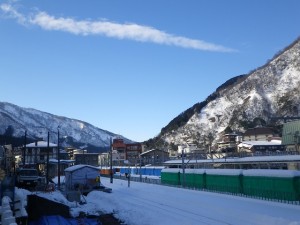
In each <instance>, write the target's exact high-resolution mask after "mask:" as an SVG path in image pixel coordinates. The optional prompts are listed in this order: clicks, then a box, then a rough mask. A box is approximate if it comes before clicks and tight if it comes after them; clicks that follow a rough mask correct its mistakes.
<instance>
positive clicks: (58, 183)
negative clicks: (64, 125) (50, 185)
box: [57, 126, 60, 190]
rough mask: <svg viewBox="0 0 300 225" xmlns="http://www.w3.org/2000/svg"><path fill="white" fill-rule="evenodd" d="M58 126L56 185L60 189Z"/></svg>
mask: <svg viewBox="0 0 300 225" xmlns="http://www.w3.org/2000/svg"><path fill="white" fill-rule="evenodd" d="M59 128H60V127H59V126H58V127H57V185H58V190H60V154H59V153H60V152H59Z"/></svg>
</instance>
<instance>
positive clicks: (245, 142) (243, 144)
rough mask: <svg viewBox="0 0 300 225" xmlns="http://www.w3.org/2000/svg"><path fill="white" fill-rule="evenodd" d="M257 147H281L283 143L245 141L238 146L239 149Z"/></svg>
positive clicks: (277, 141) (278, 141)
mask: <svg viewBox="0 0 300 225" xmlns="http://www.w3.org/2000/svg"><path fill="white" fill-rule="evenodd" d="M256 145H281V141H280V140H276V141H243V142H242V143H240V144H239V145H238V147H245V148H251V147H252V146H256Z"/></svg>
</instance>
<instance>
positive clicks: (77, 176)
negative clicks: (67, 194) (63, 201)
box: [65, 165, 100, 192]
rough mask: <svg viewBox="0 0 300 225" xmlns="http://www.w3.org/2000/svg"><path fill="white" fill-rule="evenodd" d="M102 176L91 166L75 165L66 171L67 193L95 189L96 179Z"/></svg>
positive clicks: (97, 169)
mask: <svg viewBox="0 0 300 225" xmlns="http://www.w3.org/2000/svg"><path fill="white" fill-rule="evenodd" d="M97 176H100V170H99V168H97V167H94V166H90V165H75V166H71V167H68V168H66V169H65V185H66V191H72V190H78V189H80V190H82V191H83V192H85V191H88V190H91V189H93V188H94V187H95V186H96V185H97V184H96V177H97Z"/></svg>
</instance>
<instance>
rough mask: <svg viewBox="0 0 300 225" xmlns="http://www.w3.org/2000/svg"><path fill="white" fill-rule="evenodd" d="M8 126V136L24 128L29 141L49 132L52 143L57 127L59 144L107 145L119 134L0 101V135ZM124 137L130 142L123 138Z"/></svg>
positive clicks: (105, 146) (16, 133)
mask: <svg viewBox="0 0 300 225" xmlns="http://www.w3.org/2000/svg"><path fill="white" fill-rule="evenodd" d="M8 128H9V135H11V136H13V137H24V135H25V130H26V133H27V137H28V139H32V140H36V139H44V140H46V138H47V136H48V132H49V138H50V140H51V141H52V142H54V143H57V133H58V129H59V131H60V141H61V142H62V144H65V145H72V146H74V147H76V146H77V147H79V146H88V147H90V148H91V149H97V148H99V149H105V148H108V147H109V146H110V139H111V138H115V137H119V136H120V135H116V134H114V133H112V132H109V131H106V130H102V129H100V128H97V127H95V126H93V125H91V124H89V123H87V122H84V121H81V120H76V119H70V118H67V117H63V116H56V115H53V114H50V113H47V112H42V111H39V110H36V109H32V108H23V107H19V106H17V105H14V104H11V103H7V102H0V134H5V133H6V132H7V130H8ZM122 138H124V137H122ZM124 140H126V141H129V142H131V141H130V140H128V139H126V138H124Z"/></svg>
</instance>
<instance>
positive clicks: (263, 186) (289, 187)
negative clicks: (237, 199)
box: [243, 176, 299, 201]
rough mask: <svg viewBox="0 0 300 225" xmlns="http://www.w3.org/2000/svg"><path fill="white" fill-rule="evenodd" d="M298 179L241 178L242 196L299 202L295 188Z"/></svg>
mask: <svg viewBox="0 0 300 225" xmlns="http://www.w3.org/2000/svg"><path fill="white" fill-rule="evenodd" d="M298 179H299V178H298V177H255V176H244V177H243V190H244V194H246V195H250V196H258V197H262V198H268V199H280V200H288V201H297V200H299V193H298V192H297V191H296V188H295V182H296V183H297V182H299V181H295V180H298Z"/></svg>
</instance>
